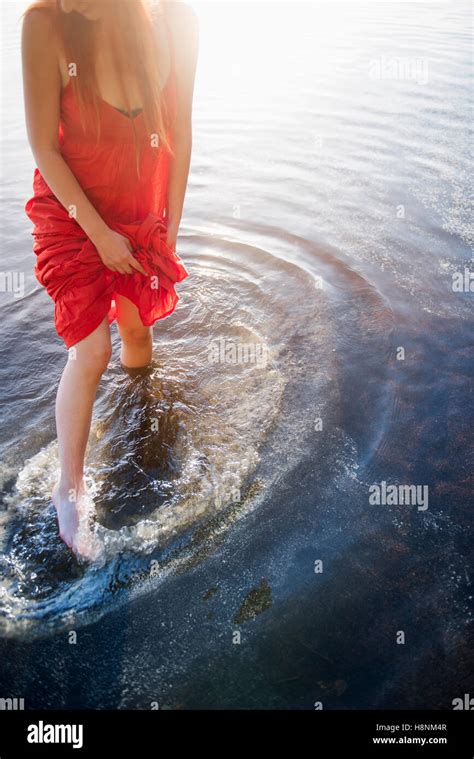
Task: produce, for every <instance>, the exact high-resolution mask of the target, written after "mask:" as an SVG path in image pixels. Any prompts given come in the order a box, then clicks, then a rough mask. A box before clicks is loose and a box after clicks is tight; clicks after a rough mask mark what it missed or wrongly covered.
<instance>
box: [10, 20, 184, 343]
mask: <svg viewBox="0 0 474 759" xmlns="http://www.w3.org/2000/svg"><path fill="white" fill-rule="evenodd" d="M168 37H169V39H170V43H171V36H170V34H169V35H168ZM171 44H172V43H171ZM170 49H171V50H172V48H170ZM173 58H174V56H173V55H172V64H171V72H170V75H169V77H168V80H167V83H166V85H165V87H164V89H163V92H162V96H164V97H165V98H167V101H168V108H169V111H168V113H169V114H170V117H171V118H170V120H169V121H168V123H167V127H169V131H168V139H169V140H170V142H171V140H172V134H171V126H172V122H173V120H174V118H175V117H176V79H175V67H174V61H173ZM99 110H100V119H101V136H100V141H99V143H98V145H97V147H93V146H94V143H95V131H94V126H93V125H92V127H91V129H92V131H91V132H90V133H89V129H87V130H86V132H84V131H83V130H82V128H81V125H80V120H79V110H78V107H77V103H76V99H75V97H74V92H73V89H72V87H71V83H69V84H68V86H67V87H65V88H64V89H63V91H62V95H61V115H60V123H59V144H60V150H61V154H62V156H63V158H64V160H65V161H66V163H67V164H68V166H69V167H70V169H71V171H72V172H73V174H74V176H75V177H76V179H77V180H78V182H79V184H80V186H81V188H82V189H83V191H84V193H85V194H86V196H87V197H88V199H89V200H90V202H91V203H92V205H93V206H94V208H95V209H96V210H97V212H98V213H99V214H100V216H101V217H102V219H103V220H104V221H105V223H106V224H107V225H108V226H109V227H110V228H112V229H114V230H115V231H117V232H119V233H120V234H122V235H124V236H126V237H128V238H129V240H130V241H131V243H132V246H133V255H134V256H135V257H136V258H137V260H138V261H139V262H140V263H141V264H142V266H143V268H144V269H145V270H146V271H147V273H148V274H149V275H150V276H149V277H146V276H145V275H144V274H142V273H141V272H139V271H136V270H134V273H133V274H119V273H117V272H113V271H111V270H110V269H108V268H107V267H106V266H105V265H104V264H103V263H102V260H101V258H100V256H99V254H98V252H97V249H96V248H95V246H94V245H93V243H92V241H91V240H90V239H89V238H88V237H87V235H86V234H85V232H84V230H83V229H82V227H81V226H80V225H79V224H78V223H77V222H76V221H75V219H74V218H72V217H71V216H70V215H69V212H68V210H67V209H66V208H65V207H64V206H63V205H62V204H61V203H60V201H59V200H58V199H57V198H56V196H55V195H54V194H53V192H52V191H51V189H50V188H49V187H48V185H47V184H46V182H45V180H44V178H43V177H42V176H41V174H40V172H39V170H38V168H35V171H34V176H33V196H32V197H31V198H30V199H29V200H28V201H27V203H26V205H25V212H26V214H27V216H28V218H29V219H30V220H31V221H32V222H33V224H34V230H33V232H32V235H33V238H34V244H33V250H34V252H35V254H36V265H35V269H34V272H35V277H36V279H37V280H38V282H40V284H41V285H43V286H44V287H45V288H46V290H47V292H48V294H49V295H50V296H51V298H52V299H53V300H54V303H55V312H54V321H55V326H56V331H57V333H58V335H59V336H60V337H61V338H62V339H63V340H64V342H65V344H66V347H67V348H70V347H71V346H72V345H74V344H75V343H77V342H79V340H82V339H84V338H85V337H87V335H89V334H90V333H91V332H93V331H94V330H95V329H96V328H97V327H98V325H99V324H100V323H101V322H102V320H103V319H104V317H105V316H108V321H109V324H111V323H112V322H113V321H114V319H115V316H116V306H115V300H114V296H115V295H116V294H119V295H124V296H126V297H127V298H129V300H131V301H132V303H134V304H135V305H136V306H137V308H138V310H139V313H140V317H141V320H142V322H143V324H144V325H145V326H151V325H152V324H153V323H154V322H155V321H156V320H157V319H163V318H164V317H165V316H168V315H169V314H171V313H172V312H173V311H174V309H175V307H176V304H177V302H178V300H179V296H178V294H177V293H176V291H175V288H174V285H175V283H176V282H181V281H182V280H183V279H185V278H186V277H187V276H188V274H189V273H188V271H187V269H186V267H185V266H184V264H183V262H182V261H181V259H180V258H179V256H178V255H177V254H176V251H175V249H174V247H170V246H168V245H167V244H166V234H167V209H166V206H167V189H168V177H169V168H170V157H169V153H168V152H167V151H166V150H165V149H164V148H163V149H160V148H158V149H157V148H156V147H155V148H154V147H151V146H150V137H149V134H148V133H147V131H146V128H145V122H144V119H143V112H142V111H141V112H140V113H139V114H138V116H135V117H129V116H127V115H125V114H124V113H122V112H121V111H119V110H118V109H117V108H115V107H114V106H112V105H110V104H109V103H107V102H106V101H105V100H103V99H101V100H100V104H99ZM132 118H133V119H134V124H135V127H136V130H137V137H138V140H139V142H140V176H138V174H137V170H136V156H135V145H134V139H133V125H132ZM171 144H172V142H171Z"/></svg>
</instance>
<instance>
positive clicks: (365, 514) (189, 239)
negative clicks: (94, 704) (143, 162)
mask: <svg viewBox="0 0 474 759" xmlns="http://www.w3.org/2000/svg"><path fill="white" fill-rule="evenodd" d="M263 6H265V8H264V7H263ZM329 6H331V8H329ZM199 7H200V8H201V11H200V12H201V18H202V20H201V59H200V70H199V75H198V80H197V86H196V110H195V139H194V154H193V165H192V170H191V177H190V186H189V192H188V196H187V201H186V213H185V217H184V219H183V225H182V230H181V235H180V238H179V244H178V252H179V254H180V255H181V257H182V258H183V260H184V261H185V263H186V266H187V267H188V268H189V271H190V277H189V279H188V280H187V281H186V282H185V283H183V284H182V286H181V289H180V295H181V296H182V300H181V301H180V304H179V306H178V308H177V311H176V312H175V314H174V315H173V316H172V317H170V318H169V319H165V320H163V321H162V322H158V323H157V324H156V326H155V331H154V336H155V360H154V371H153V374H152V376H151V377H149V378H148V379H146V380H138V381H131V380H130V379H129V378H128V377H127V376H125V375H123V374H122V373H121V371H120V369H119V364H118V358H117V357H118V352H117V348H118V344H117V337H116V334H115V330H114V333H113V334H114V347H115V358H114V360H113V361H112V363H111V366H110V368H109V370H108V372H107V373H106V375H105V376H104V378H103V381H102V383H101V386H100V389H99V396H98V401H97V404H96V407H95V414H94V420H93V425H92V430H91V438H90V443H89V450H88V459H87V464H88V467H87V476H88V480H89V482H90V484H91V487H92V488H93V492H94V495H95V500H96V504H97V509H98V515H99V522H100V528H99V534H100V537H101V539H102V541H103V546H104V555H103V559H102V561H101V562H97V563H96V564H92V565H89V566H87V565H86V566H83V565H80V564H78V563H77V561H76V560H75V559H74V558H73V557H71V555H70V554H69V551H68V550H67V549H66V548H65V547H64V546H63V544H62V543H61V541H60V540H59V539H58V537H57V534H56V533H57V530H56V524H55V519H54V511H53V508H52V505H51V503H50V501H49V492H50V489H51V485H52V483H53V481H54V477H55V475H56V469H57V448H56V443H55V429H54V416H53V413H54V408H53V401H54V393H55V388H56V385H57V381H58V378H59V375H60V371H61V368H62V366H63V363H64V361H65V354H64V350H63V348H62V345H61V343H60V341H59V340H58V339H57V338H56V337H55V334H54V329H53V324H52V307H51V305H50V304H49V302H48V300H47V298H46V296H45V294H44V293H43V292H42V291H41V290H40V289H39V288H38V287H36V285H35V281H34V279H33V276H32V264H33V259H32V253H31V241H30V238H29V230H28V225H27V221H26V220H25V219H24V218H23V216H22V214H21V207H22V206H21V200H22V198H23V197H27V196H28V193H29V187H30V176H31V170H32V163H31V158H30V157H29V154H28V152H27V147H26V143H25V135H24V129H23V126H22V114H21V104H20V99H19V97H18V91H19V90H18V88H19V87H20V80H19V76H18V61H17V60H16V59H15V55H17V45H18V39H17V31H15V28H14V27H13V26H11V25H10V26H9V27H8V29H9V32H8V37H7V40H6V42H7V47H6V55H10V56H11V59H10V58H9V59H8V65H9V67H10V68H11V71H12V76H11V77H9V81H8V82H7V83H6V87H5V91H4V103H3V107H2V108H3V111H2V114H3V116H4V125H5V126H4V132H3V137H4V164H5V166H4V168H6V169H7V172H6V187H7V191H8V192H9V200H8V202H7V204H6V206H7V211H6V214H4V216H5V223H4V225H3V229H2V235H3V243H4V244H3V250H4V252H5V255H6V257H7V265H8V266H9V267H11V268H12V269H21V270H23V271H24V272H25V276H26V282H27V287H26V295H25V297H24V298H23V299H14V298H13V297H9V294H3V295H2V296H1V297H2V308H3V320H4V324H5V327H6V329H5V330H4V334H3V336H2V342H1V344H0V352H1V358H2V360H1V363H0V374H1V381H2V390H3V393H4V397H5V400H6V404H5V407H4V418H3V428H2V429H3V436H2V454H3V455H2V462H3V463H2V469H1V475H2V492H3V503H4V510H3V511H2V512H1V514H0V520H1V521H0V539H1V546H2V550H3V555H2V558H1V560H0V578H1V579H0V613H1V616H0V624H1V627H2V631H3V633H4V634H5V635H6V636H12V637H18V636H35V635H39V634H44V633H45V631H48V630H58V629H62V628H63V627H64V626H67V625H70V624H71V619H72V618H73V619H74V622H75V624H79V623H80V622H81V621H83V622H85V621H91V620H94V619H97V618H99V617H100V616H101V615H103V614H104V613H105V612H106V611H107V610H108V609H110V608H111V607H112V606H114V605H117V604H120V603H125V602H129V601H130V600H131V598H133V597H135V596H137V595H144V594H147V593H151V592H152V591H153V590H155V589H157V588H158V587H160V588H164V587H165V585H166V581H167V580H169V579H170V578H172V577H173V576H174V575H175V573H176V572H177V571H178V570H179V571H184V570H185V569H186V567H193V566H196V563H199V562H202V563H203V562H205V561H206V560H207V559H208V557H211V556H212V554H213V552H214V551H215V550H217V549H216V546H217V545H218V544H219V541H222V540H224V539H225V536H227V537H228V539H229V540H230V541H232V540H233V538H232V535H233V531H232V530H233V528H235V526H236V524H237V523H239V524H240V525H242V524H243V525H244V526H243V528H242V529H244V530H245V525H246V524H247V523H248V524H250V523H251V521H250V520H247V522H246V521H245V519H246V517H248V516H249V515H251V514H255V513H256V512H258V513H259V514H261V515H262V516H261V519H263V518H264V517H263V515H264V514H266V513H268V511H269V512H270V513H271V514H272V518H271V529H269V531H268V532H267V534H266V540H267V541H268V545H267V546H266V547H265V546H263V545H262V541H261V540H260V542H259V540H258V539H257V537H256V535H252V531H251V530H248V532H247V533H246V540H245V543H246V545H247V546H252V540H253V538H254V539H255V543H256V544H255V549H254V555H255V556H257V555H258V556H260V555H261V556H262V561H263V556H264V555H265V552H266V557H267V565H266V571H267V572H268V577H270V586H269V585H268V580H267V579H264V580H262V579H261V576H259V579H258V580H257V581H256V582H255V587H256V588H257V589H258V588H260V589H262V588H263V590H262V593H263V597H264V602H263V601H262V603H261V604H260V602H259V603H258V604H257V607H258V609H259V610H260V611H259V612H258V614H260V613H262V614H263V612H264V611H265V613H268V609H269V608H270V607H271V600H270V599H271V598H272V589H271V585H272V581H273V583H274V584H275V585H276V586H278V589H279V592H280V594H281V595H282V596H285V597H286V598H291V595H292V592H293V591H292V588H293V587H294V586H296V585H297V584H298V582H299V580H301V578H302V577H304V576H305V574H304V573H305V571H307V570H306V569H305V566H306V565H305V564H304V562H302V559H301V557H302V556H303V554H304V550H303V546H305V545H306V541H308V542H309V544H310V545H311V546H312V548H311V551H312V552H313V553H314V552H315V551H316V553H317V548H316V547H317V546H320V545H325V546H326V550H327V552H328V553H329V554H331V555H335V556H337V557H338V561H340V562H341V563H340V564H339V565H338V567H339V568H338V570H337V571H336V572H335V574H334V575H333V580H332V582H333V583H335V584H336V587H335V586H334V585H329V586H328V587H329V590H328V589H327V588H326V590H325V591H324V592H323V593H322V594H321V598H320V603H321V604H324V603H325V598H326V595H327V594H329V595H331V592H332V593H333V595H332V596H331V597H334V595H335V597H338V593H339V591H340V587H342V586H344V587H346V588H348V589H350V592H351V593H352V594H353V597H355V598H358V597H359V596H358V594H360V595H361V596H362V600H361V608H362V610H363V609H364V608H365V607H364V604H365V605H366V606H367V608H369V607H370V608H372V606H371V603H372V601H374V599H375V598H379V596H378V595H377V594H378V591H377V590H376V589H375V590H373V582H374V578H378V579H376V580H375V583H376V586H377V587H378V585H377V583H378V582H381V580H380V578H385V580H384V582H386V583H388V585H387V587H388V588H389V591H390V593H391V595H390V604H391V609H392V610H393V609H394V608H399V606H398V605H400V608H402V607H403V604H404V601H403V599H404V597H405V593H406V590H405V589H404V587H403V585H398V584H397V583H398V580H397V579H396V578H397V577H405V576H406V575H407V572H408V573H409V572H410V571H411V570H410V567H411V562H414V561H415V560H418V559H419V561H420V562H421V561H423V562H424V563H425V564H427V565H431V566H433V562H434V561H435V560H436V559H435V557H436V556H439V555H440V554H442V556H443V562H445V564H446V567H445V569H446V571H445V572H443V573H442V574H440V575H439V576H437V577H436V578H434V577H433V576H430V575H429V574H427V575H426V576H425V575H423V573H421V574H420V578H421V579H420V583H421V584H420V585H419V586H418V587H417V588H415V589H414V588H413V587H410V593H411V597H412V598H415V596H416V595H417V594H419V603H420V604H425V605H428V606H427V608H428V610H429V609H430V608H433V609H434V608H436V605H437V604H442V605H443V608H444V609H445V616H446V617H448V616H449V619H450V625H451V629H453V630H457V631H458V632H459V634H462V630H463V628H464V624H465V621H466V592H467V591H466V584H465V583H466V581H465V579H463V578H464V571H465V544H464V542H463V538H462V529H461V527H462V525H463V524H464V523H465V521H466V520H467V514H466V505H465V504H466V503H467V500H466V498H467V495H468V489H467V482H466V477H465V472H464V469H463V464H462V460H463V454H462V451H463V450H464V449H465V446H466V442H467V440H468V437H467V435H468V422H469V413H468V408H469V407H468V403H467V399H468V382H469V368H470V367H469V355H470V354H469V351H468V346H469V322H470V320H471V311H470V305H471V301H470V298H471V297H472V295H470V293H469V292H467V291H464V292H455V291H454V290H453V287H452V283H453V279H452V275H453V274H456V272H460V271H464V268H465V267H468V266H469V260H470V250H469V244H470V243H471V242H472V230H471V228H470V226H469V217H468V212H467V209H468V200H467V199H468V196H469V179H468V172H467V169H466V167H467V155H468V139H467V128H466V120H467V116H468V97H469V84H470V81H469V40H470V26H469V25H470V21H469V6H468V4H463V3H459V4H456V5H453V4H446V3H432V4H430V3H420V4H417V3H413V4H406V3H403V4H400V5H399V4H396V3H390V4H385V3H377V4H347V5H346V4H344V3H333V4H324V3H322V4H321V3H315V4H302V5H300V4H291V7H290V4H289V3H288V4H276V5H273V4H268V3H266V4H262V6H260V5H259V4H255V3H241V4H234V3H226V4H225V8H224V7H222V6H221V5H220V4H218V3H208V4H199ZM336 7H337V10H336ZM10 13H11V11H10V10H9V11H8V14H7V16H8V21H9V22H10V21H11V20H12V19H11V17H10V15H9V14H10ZM268 13H271V14H272V25H271V29H272V34H271V35H270V39H269V36H268V34H266V35H265V40H268V48H266V55H263V56H262V55H261V44H262V43H261V38H262V29H263V28H265V29H267V26H266V25H265V23H264V21H265V19H266V14H268ZM13 15H14V14H13ZM219 24H220V26H219ZM233 25H234V26H233ZM228 28H234V29H236V30H237V31H238V30H240V31H241V34H237V33H235V34H233V35H231V36H230V37H227V36H224V35H222V34H218V33H217V32H216V30H217V29H228ZM224 39H225V44H224ZM242 40H244V41H245V50H246V55H245V57H244V58H242ZM13 53H14V55H13ZM216 56H219V58H218V59H217V60H218V61H219V64H218V65H216ZM403 62H405V64H406V65H407V68H406V69H405V73H404V74H403V75H400V71H401V70H402V69H401V68H400V66H401V65H402V63H403ZM397 66H398V68H397ZM384 72H385V73H384ZM12 103H15V104H17V105H15V107H13V108H12ZM6 156H8V160H6ZM13 167H15V170H13ZM19 209H20V210H19ZM400 348H403V349H404V358H403V360H400V358H399V356H400ZM296 472H298V476H296V475H295V473H296ZM381 480H387V481H392V482H396V483H404V482H405V483H414V484H420V483H421V484H427V485H429V487H430V509H429V510H428V511H427V512H426V513H425V514H422V513H421V512H416V509H415V510H413V511H410V510H409V508H405V510H400V509H398V510H397V509H394V508H388V507H387V508H386V509H382V508H379V509H378V510H374V509H373V507H370V506H369V505H368V500H367V489H368V487H369V485H370V484H371V483H373V482H380V481H381ZM309 482H310V483H311V485H310V486H309V485H308V484H307V483H309ZM282 488H283V491H284V492H285V500H284V507H282V506H281V501H278V503H279V504H280V505H279V507H278V508H277V507H276V506H274V503H276V496H275V494H276V492H277V490H278V492H279V493H280V494H281V492H282ZM285 488H286V490H285ZM272 508H274V509H275V510H274V511H273V512H272ZM242 520H243V521H242ZM355 547H356V548H355ZM234 553H235V552H234ZM360 556H363V557H364V559H363V560H361V559H360ZM234 559H235V560H236V561H237V560H238V555H236V556H234ZM305 561H307V556H306V557H305ZM312 561H313V559H312ZM282 566H284V567H285V572H286V573H287V574H284V577H285V578H286V581H285V579H283V578H282ZM361 567H362V569H361ZM359 570H360V571H359ZM272 573H274V574H272ZM410 576H411V575H410ZM290 578H291V582H290ZM354 578H357V581H356V580H355V579H354ZM423 578H424V579H423ZM285 582H287V584H285ZM339 582H340V583H341V586H339V585H338V583H339ZM407 582H408V581H407ZM348 592H349V591H348ZM255 593H256V594H257V595H256V596H255V597H256V598H257V600H258V599H260V595H261V594H259V592H258V593H257V591H255ZM364 593H365V595H364ZM372 593H374V594H375V596H373V595H371V594H372ZM254 595H255V594H254ZM254 595H252V592H250V591H249V592H247V593H243V594H242V595H240V596H239V598H238V603H236V606H235V607H234V609H235V608H236V609H239V608H240V609H241V613H239V614H237V617H236V618H237V619H238V620H239V624H240V623H241V622H242V623H243V622H245V620H247V619H250V618H253V616H255V615H254V614H249V613H247V611H246V610H247V607H248V606H249V604H250V601H249V602H247V601H246V599H247V598H250V599H251V600H252V599H254ZM329 595H328V597H329ZM379 600H380V599H379ZM327 603H328V608H329V607H330V609H331V614H330V615H329V616H331V617H332V616H333V612H334V609H333V607H332V606H331V604H330V603H329V601H328V602H327ZM380 603H381V604H382V606H380V608H381V609H382V607H383V603H382V601H381V602H380ZM252 604H253V601H252V603H251V604H250V605H251V607H252V609H253V605H252ZM429 604H432V607H430V606H429ZM249 608H250V606H249ZM339 613H340V614H341V619H342V618H343V614H342V611H341V610H339V611H338V610H336V612H334V619H335V620H337V619H338V618H339V616H338V614H339ZM380 613H381V614H382V615H383V613H384V612H383V609H382V610H381V612H380ZM258 614H257V616H258ZM361 614H362V617H364V612H363V611H362V612H361ZM71 615H72V616H71ZM321 619H322V617H321ZM315 624H316V623H315ZM320 624H322V623H320V622H319V621H318V622H317V625H320ZM341 624H342V625H343V624H344V623H343V622H342V621H341ZM318 630H319V633H320V634H321V635H322V636H323V637H324V638H325V640H326V638H327V635H328V634H327V631H326V630H322V629H319V627H317V626H316V627H315V628H314V631H315V635H316V634H318ZM325 636H326V637H325ZM202 645H204V643H202ZM331 645H332V644H329V643H328V647H329V648H331ZM367 645H368V644H367ZM427 645H428V643H427ZM352 647H353V643H351V647H350V648H351V651H352V650H353V648H352ZM421 648H422V647H421V644H420V651H421ZM201 650H202V649H201ZM360 650H362V649H360ZM334 655H337V656H341V652H340V651H338V652H334V651H332V653H331V656H334ZM330 658H331V657H330ZM342 659H343V657H342ZM347 666H349V664H348V665H347ZM393 677H395V675H393ZM323 679H324V678H323ZM336 682H342V680H341V678H340V677H337V678H336ZM344 682H345V681H344ZM343 690H345V688H344V689H343ZM335 693H336V696H335V697H339V695H341V694H342V690H341V689H340V688H336V691H335ZM348 697H349V698H350V697H351V696H350V691H349V696H348ZM124 698H125V697H124ZM374 698H375V697H374ZM377 698H378V699H379V701H378V703H381V702H383V699H382V696H381V695H380V694H379V695H378V696H377ZM125 702H126V698H125V701H124V702H123V703H125ZM132 703H134V702H133V699H132Z"/></svg>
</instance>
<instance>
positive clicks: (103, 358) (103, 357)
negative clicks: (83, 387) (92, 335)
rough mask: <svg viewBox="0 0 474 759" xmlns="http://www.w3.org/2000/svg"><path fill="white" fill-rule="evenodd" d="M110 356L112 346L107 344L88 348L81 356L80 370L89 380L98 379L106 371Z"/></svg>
mask: <svg viewBox="0 0 474 759" xmlns="http://www.w3.org/2000/svg"><path fill="white" fill-rule="evenodd" d="M111 356H112V346H111V345H109V344H107V343H105V344H104V345H93V346H90V348H89V349H88V350H87V351H85V352H84V353H83V355H82V356H81V359H80V366H81V370H82V371H83V372H84V373H85V374H86V375H87V376H89V377H91V378H100V377H101V375H102V374H103V373H104V372H105V370H106V369H107V366H108V364H109V361H110V359H111Z"/></svg>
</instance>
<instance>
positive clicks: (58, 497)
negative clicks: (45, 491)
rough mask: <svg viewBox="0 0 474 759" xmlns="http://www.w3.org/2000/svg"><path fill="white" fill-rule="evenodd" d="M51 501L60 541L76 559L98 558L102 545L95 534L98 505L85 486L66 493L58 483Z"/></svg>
mask: <svg viewBox="0 0 474 759" xmlns="http://www.w3.org/2000/svg"><path fill="white" fill-rule="evenodd" d="M51 500H52V501H53V503H54V506H55V508H56V513H57V517H58V527H59V536H60V538H61V539H62V540H63V541H64V542H65V543H66V545H67V546H68V547H69V548H70V549H71V550H72V551H73V552H74V553H75V554H76V556H77V557H80V558H84V559H96V558H97V557H98V556H99V554H100V548H101V546H100V541H99V539H98V538H97V535H96V533H95V506H94V502H93V500H92V498H91V497H90V495H89V493H88V492H87V490H86V488H85V486H84V485H81V486H80V488H78V489H77V490H74V489H71V490H67V491H65V490H63V489H61V488H60V486H59V483H58V482H57V483H56V484H55V486H54V487H53V490H52V493H51Z"/></svg>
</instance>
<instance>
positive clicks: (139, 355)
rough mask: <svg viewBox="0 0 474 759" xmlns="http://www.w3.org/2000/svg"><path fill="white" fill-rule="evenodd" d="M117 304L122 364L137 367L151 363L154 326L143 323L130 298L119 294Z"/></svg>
mask: <svg viewBox="0 0 474 759" xmlns="http://www.w3.org/2000/svg"><path fill="white" fill-rule="evenodd" d="M116 305H117V325H118V330H119V334H120V337H121V339H122V348H121V351H120V360H121V362H122V365H123V366H126V367H129V368H135V367H141V366H146V365H147V364H150V363H151V358H152V352H153V337H152V336H153V332H152V328H151V327H145V326H144V325H143V322H142V320H141V318H140V314H139V312H138V309H137V307H136V306H135V305H134V304H133V303H132V302H131V301H130V300H129V299H128V298H125V297H124V296H123V295H117V296H116Z"/></svg>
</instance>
